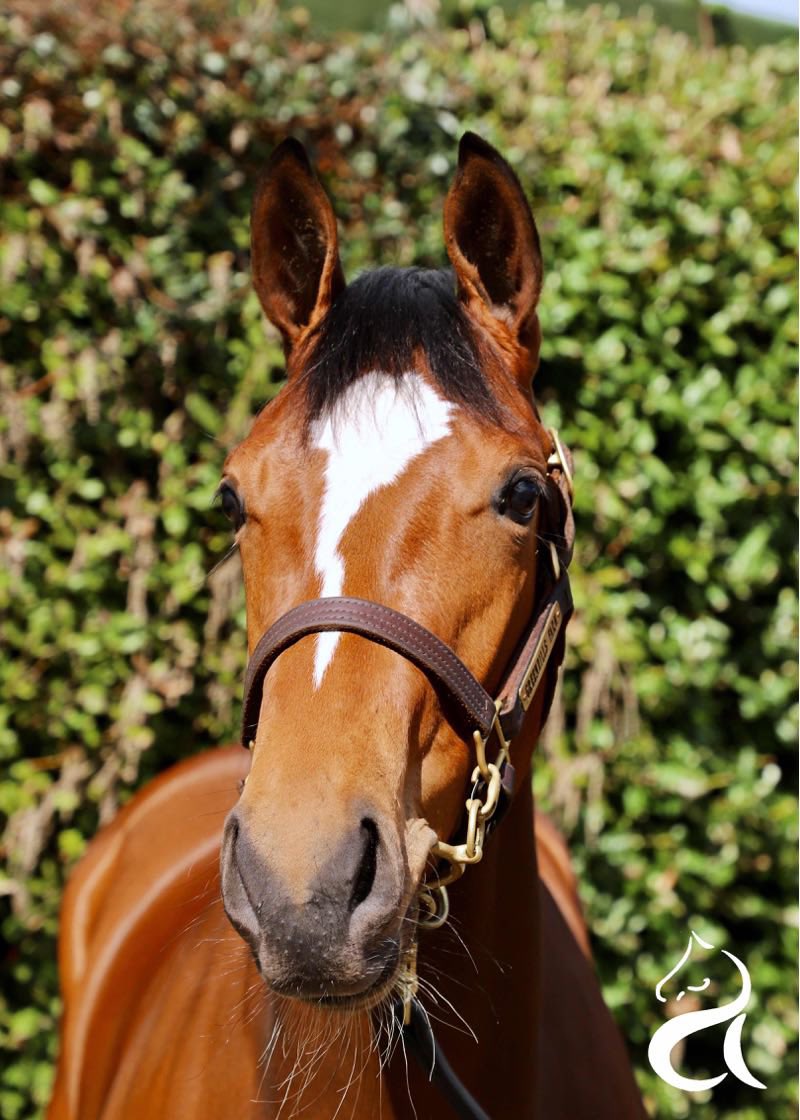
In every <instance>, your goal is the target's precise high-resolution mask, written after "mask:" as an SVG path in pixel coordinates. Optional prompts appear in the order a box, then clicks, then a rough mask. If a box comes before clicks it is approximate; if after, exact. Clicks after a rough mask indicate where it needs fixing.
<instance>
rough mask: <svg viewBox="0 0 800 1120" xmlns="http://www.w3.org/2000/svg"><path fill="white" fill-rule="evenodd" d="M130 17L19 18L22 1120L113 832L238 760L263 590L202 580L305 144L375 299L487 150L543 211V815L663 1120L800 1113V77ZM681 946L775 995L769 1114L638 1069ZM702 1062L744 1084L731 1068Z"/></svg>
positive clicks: (1, 164) (2, 117)
mask: <svg viewBox="0 0 800 1120" xmlns="http://www.w3.org/2000/svg"><path fill="white" fill-rule="evenodd" d="M87 10H88V9H87ZM134 12H135V14H132V15H128V16H127V17H125V18H124V19H122V21H120V20H119V19H118V20H117V21H116V22H114V21H113V20H112V21H110V22H107V23H103V22H99V21H98V20H97V19H92V17H91V16H88V17H87V18H86V19H84V20H81V17H80V13H79V17H78V19H77V20H76V21H74V22H71V21H70V19H69V18H68V17H67V16H65V15H59V14H58V11H57V10H54V9H53V8H52V7H50V10H49V11H48V8H47V6H45V8H44V10H43V14H42V15H40V16H39V17H36V18H35V19H33V22H31V19H29V17H24V16H23V15H21V14H13V12H12V13H11V14H10V13H9V9H8V8H6V9H5V12H4V14H3V15H2V16H0V75H1V76H2V77H0V85H1V87H2V101H0V184H1V186H0V348H1V351H2V360H1V361H0V402H1V405H0V407H1V413H0V544H1V545H2V548H3V554H4V561H3V566H2V570H1V571H0V616H2V624H0V625H2V635H3V646H4V649H3V657H2V662H0V682H2V700H1V701H0V759H2V775H1V776H0V812H2V813H3V814H4V817H5V820H6V828H5V833H4V842H3V844H4V856H5V860H6V874H5V878H4V879H3V880H2V898H0V929H1V931H2V941H3V943H4V945H5V948H4V949H3V951H2V952H3V957H2V971H3V981H2V996H1V997H0V1047H2V1050H3V1052H4V1053H3V1058H2V1061H0V1066H1V1067H2V1073H0V1114H2V1116H3V1117H4V1118H7V1120H15V1118H17V1117H32V1116H38V1115H40V1109H41V1107H42V1105H43V1104H44V1102H45V1101H46V1099H47V1095H48V1089H49V1084H50V1078H51V1066H52V1060H53V1056H54V1053H55V1029H56V1022H57V1016H58V1009H59V1005H58V999H57V992H56V972H55V963H54V951H55V936H56V926H57V905H58V898H59V893H60V890H61V887H62V884H63V882H64V879H65V876H66V875H67V874H68V872H69V869H70V867H71V866H72V865H73V864H74V862H75V860H76V858H77V857H78V856H79V855H80V853H81V851H82V850H83V849H84V847H85V844H86V840H87V837H89V836H91V835H92V833H93V832H94V831H95V829H96V827H97V825H98V821H101V820H107V819H109V818H110V816H112V815H113V813H114V811H115V808H116V807H117V805H118V804H119V803H120V802H121V801H123V800H124V799H125V798H127V797H128V796H129V795H130V793H131V791H132V790H133V789H134V788H136V787H137V786H138V785H140V784H141V783H142V782H143V781H145V780H146V779H147V778H148V777H150V776H151V775H153V774H154V773H156V772H157V771H158V770H160V769H162V768H163V767H165V766H166V765H168V764H169V763H171V762H173V761H174V760H176V759H178V758H181V757H183V756H185V755H187V754H189V753H191V752H192V751H195V750H198V749H200V748H203V747H205V746H207V745H209V744H213V743H220V742H223V741H226V740H227V739H229V738H230V737H231V736H232V735H233V734H234V729H235V725H236V714H237V704H238V700H239V696H240V689H241V680H242V669H243V664H244V658H245V645H244V632H243V604H242V596H241V591H240V587H239V579H238V573H237V572H236V570H235V567H234V568H232V567H231V566H230V565H228V566H227V567H224V568H222V569H221V570H220V571H219V572H218V573H217V574H216V575H215V576H213V577H212V578H211V579H208V580H207V579H206V574H205V573H206V572H207V571H208V570H209V569H210V568H211V567H212V566H213V564H214V562H215V561H216V560H217V559H218V558H219V557H220V556H221V555H222V554H223V552H224V550H225V548H226V545H227V543H228V532H227V525H226V524H225V523H224V522H223V520H222V518H221V516H220V515H219V514H218V513H217V512H216V511H214V510H213V509H211V508H210V507H211V500H212V495H213V491H214V487H215V485H216V481H217V478H218V474H219V471H220V466H221V463H222V460H223V457H224V454H225V450H226V448H228V447H229V446H231V445H232V444H234V443H235V442H236V441H237V440H238V439H240V438H241V436H242V435H243V434H244V432H245V431H246V430H247V425H248V418H249V417H250V415H251V414H252V411H253V409H254V408H255V406H256V405H257V404H259V403H260V402H262V401H263V400H264V399H265V398H267V397H269V396H270V395H272V394H273V393H274V392H275V391H276V390H277V388H278V387H279V384H280V379H281V376H282V374H281V356H280V348H279V346H278V344H277V341H276V339H275V337H274V335H273V334H271V333H269V332H267V334H266V336H265V333H264V327H263V324H262V320H261V315H260V312H259V308H258V305H257V302H256V300H255V298H254V296H253V294H252V292H251V290H250V286H249V279H248V273H247V268H248V259H247V243H248V222H247V214H248V207H249V200H250V195H251V192H252V188H253V183H254V179H255V175H256V172H257V169H258V167H259V165H260V164H261V163H262V162H263V160H264V158H265V157H266V155H267V153H268V152H269V151H270V149H271V147H272V146H273V144H274V143H275V142H276V141H277V140H278V139H279V138H281V137H283V136H284V135H286V134H287V133H289V132H291V133H294V134H295V135H297V136H299V137H300V138H301V139H303V140H304V141H305V142H306V143H307V144H308V145H309V147H310V149H311V151H312V154H313V156H314V157H315V159H316V162H317V164H318V166H319V168H320V171H321V174H322V176H323V178H324V179H325V180H326V182H328V184H329V185H330V188H331V190H332V193H333V195H334V198H335V203H336V208H337V212H338V215H339V218H340V221H341V225H342V232H343V242H344V259H345V265H346V268H347V271H348V272H349V273H350V274H351V275H352V274H354V273H355V272H357V271H358V270H359V269H361V268H363V267H365V266H367V265H370V264H374V263H377V262H399V263H402V264H407V263H411V262H412V261H415V262H418V263H425V264H431V263H432V264H440V263H442V262H443V249H442V237H441V204H442V199H443V195H444V192H445V189H446V184H447V182H448V179H449V177H450V176H451V174H452V172H453V168H454V160H455V152H456V142H457V137H458V135H459V134H460V133H461V132H462V131H463V130H464V129H466V128H472V129H474V130H476V131H477V132H479V133H481V134H482V135H484V136H485V137H486V138H487V139H489V140H490V141H492V142H493V143H495V144H497V145H498V146H499V147H500V148H501V149H502V150H503V151H504V153H505V154H506V155H507V157H508V158H509V159H510V161H511V162H512V164H513V165H514V166H515V167H516V168H517V169H518V171H519V173H520V176H521V178H522V180H523V182H524V183H525V184H526V187H527V188H528V190H529V193H530V195H531V197H532V199H533V201H534V204H535V209H536V212H537V215H538V220H539V226H540V231H541V234H542V241H543V245H544V251H545V257H546V263H547V267H548V276H547V284H546V288H545V295H544V300H543V327H544V336H545V344H544V351H543V368H542V371H541V375H540V381H539V392H540V396H541V399H542V401H543V402H544V406H545V411H546V415H547V418H548V419H549V420H550V421H551V422H552V423H557V424H558V425H560V426H561V428H562V429H563V432H564V434H565V436H566V439H567V440H568V442H569V443H570V445H571V446H572V447H573V448H574V450H575V453H576V463H577V474H578V490H577V514H578V540H579V549H578V554H577V559H576V575H575V585H576V587H575V590H576V596H577V606H578V611H577V616H576V618H575V620H574V622H573V624H572V626H571V628H570V645H569V655H568V659H567V668H566V675H565V683H564V687H563V696H562V698H561V700H560V701H559V703H558V704H557V706H556V710H555V715H554V718H553V720H552V721H551V726H550V729H549V731H548V734H547V737H546V741H545V742H544V743H543V745H542V749H541V752H540V756H539V762H538V769H537V776H536V787H537V790H538V794H539V797H540V800H541V802H542V803H544V804H545V805H546V806H547V807H549V808H550V809H551V811H552V812H553V814H554V815H555V816H556V818H557V819H558V820H559V821H560V822H561V823H562V826H563V827H564V828H565V830H566V831H567V832H568V833H569V834H570V835H571V837H572V846H573V850H574V853H575V862H576V865H577V867H578V868H579V871H580V876H581V880H582V884H583V893H584V897H585V900H586V904H587V907H588V912H589V916H590V921H591V925H592V929H593V931H594V934H595V942H594V944H595V951H596V954H597V962H598V967H599V969H600V972H601V975H602V978H603V982H604V987H605V992H606V997H607V999H608V1001H609V1003H610V1005H611V1006H612V1008H613V1009H614V1012H615V1014H616V1016H617V1018H618V1020H619V1022H620V1024H621V1026H622V1029H623V1031H624V1033H625V1035H626V1037H627V1038H628V1040H629V1043H630V1045H631V1048H632V1052H633V1055H634V1059H635V1062H636V1066H637V1070H638V1073H639V1076H640V1079H641V1083H642V1085H643V1087H644V1088H645V1090H646V1093H647V1099H648V1102H649V1104H650V1106H651V1107H652V1108H653V1109H654V1111H655V1112H657V1114H658V1115H659V1116H665V1117H681V1116H688V1115H689V1114H690V1113H691V1116H692V1117H693V1118H696V1117H699V1118H701V1120H702V1118H706V1117H717V1116H723V1115H724V1116H725V1117H731V1118H732V1117H736V1118H739V1120H750V1118H757V1117H769V1118H770V1120H781V1118H783V1117H789V1116H791V1115H794V1112H795V1106H796V1088H795V1059H796V1051H795V1039H796V1020H795V959H796V951H795V950H796V933H795V930H794V925H795V912H794V901H795V897H796V865H795V851H796V817H795V813H796V801H795V797H794V775H795V754H794V742H795V709H794V702H795V697H796V673H795V650H796V610H795V594H794V556H795V544H796V528H795V521H794V509H795V496H796V476H795V472H794V460H795V433H794V418H795V410H796V405H795V385H794V369H795V365H796V337H797V335H796V317H795V307H796V299H797V293H796V285H795V252H796V234H797V227H796V221H795V212H794V200H795V195H794V186H795V166H796V155H797V151H796V148H797V146H796V129H797V119H796V111H795V103H794V96H795V88H796V62H795V55H794V51H793V50H792V49H791V48H784V47H774V48H764V49H761V50H759V51H757V52H755V53H747V52H745V51H744V50H743V49H739V48H734V49H726V50H716V51H707V52H703V51H701V50H700V49H698V48H697V47H696V46H694V45H692V44H691V43H690V42H689V41H688V40H687V39H686V38H684V37H682V36H680V35H676V34H672V33H670V32H667V31H665V30H659V29H657V28H656V27H655V26H654V25H652V24H651V23H649V22H648V21H647V19H646V18H644V17H642V18H640V19H638V20H636V21H620V20H618V19H616V18H615V17H614V15H613V13H612V12H606V13H603V12H601V11H600V10H599V9H591V10H589V11H587V12H586V13H584V14H579V13H574V12H566V11H562V10H560V9H559V8H557V7H551V8H549V9H548V8H545V7H536V8H533V9H531V10H530V11H529V12H528V13H527V14H524V15H522V16H520V17H519V19H516V20H514V21H511V20H510V19H509V18H508V17H506V16H504V15H503V14H502V12H501V11H499V10H498V9H483V8H471V9H463V8H462V9H456V10H452V11H451V14H450V15H449V17H448V19H447V21H446V23H447V26H444V25H443V26H440V27H437V26H429V27H426V28H424V29H420V28H415V27H414V26H413V25H411V24H410V23H409V21H408V17H407V16H405V15H404V14H403V13H402V12H401V11H397V10H395V11H394V12H393V14H392V17H391V20H390V25H389V28H388V30H387V32H386V33H385V34H383V35H380V36H363V37H361V38H347V37H344V36H341V37H338V38H335V39H332V40H328V41H325V42H318V41H314V39H313V38H312V37H311V35H310V33H309V29H308V27H307V26H306V19H305V17H304V14H303V12H302V11H300V10H298V11H297V12H295V13H289V14H288V15H283V16H280V15H278V14H277V13H275V12H274V11H272V10H271V9H270V10H268V11H265V12H264V13H263V14H262V15H261V16H258V15H256V16H253V15H251V16H249V17H246V18H243V17H239V18H237V19H234V18H233V17H226V16H225V15H224V13H219V12H217V13H215V12H214V11H213V9H208V8H206V9H205V10H200V11H195V12H194V16H193V18H192V17H190V15H187V12H186V11H185V10H184V9H181V8H180V7H175V6H171V7H170V10H169V14H168V16H165V17H161V16H159V15H158V13H157V11H155V12H154V11H152V10H150V9H148V8H147V7H144V6H142V5H138V6H136V7H135V9H134ZM31 18H32V17H31ZM203 28H205V30H203ZM690 926H692V927H693V928H695V929H697V930H698V932H700V933H701V935H705V936H706V937H707V938H710V939H711V940H713V941H715V942H716V944H718V945H724V946H727V947H729V948H730V949H732V951H734V952H735V953H737V954H738V955H740V956H741V957H743V959H745V961H746V962H747V964H748V966H749V968H750V972H751V975H752V977H753V986H754V998H753V1002H752V1004H751V1012H750V1015H749V1017H748V1023H747V1026H746V1028H745V1040H746V1048H745V1053H746V1056H747V1059H748V1062H749V1064H750V1066H751V1068H752V1070H753V1071H754V1072H755V1073H756V1075H758V1076H760V1077H761V1079H762V1080H764V1081H765V1082H766V1083H767V1085H768V1090H767V1092H764V1093H759V1092H758V1091H755V1090H752V1089H747V1088H745V1087H744V1086H742V1085H741V1084H739V1083H738V1082H736V1081H735V1080H734V1079H733V1078H732V1077H729V1078H728V1079H727V1080H726V1081H725V1082H724V1083H723V1085H722V1086H721V1087H720V1088H719V1089H718V1090H717V1091H716V1093H715V1094H714V1097H713V1099H710V1100H709V1099H706V1098H703V1097H702V1096H701V1097H699V1098H698V1097H695V1098H693V1099H691V1100H690V1099H689V1098H688V1097H685V1096H683V1095H681V1094H677V1093H673V1092H672V1091H671V1090H668V1089H667V1088H666V1087H665V1086H664V1085H662V1084H661V1083H660V1082H658V1081H657V1079H656V1078H655V1077H654V1075H653V1074H652V1073H651V1072H650V1070H649V1067H648V1066H647V1062H646V1047H647V1042H648V1039H649V1037H650V1035H651V1034H652V1032H653V1030H654V1029H655V1028H656V1026H657V1025H659V1023H660V1022H661V1021H662V1015H663V1012H662V1005H660V1004H658V1003H657V1002H656V1001H655V998H654V994H653V988H654V986H655V983H656V981H657V980H658V979H659V978H660V977H661V976H662V975H663V974H664V973H665V972H666V971H667V970H668V968H670V967H671V966H672V964H673V963H674V961H675V960H676V959H677V957H678V956H679V955H680V953H681V952H682V950H683V947H684V945H685V940H686V937H687V936H688V928H689V927H690ZM723 994H725V992H724V991H723ZM687 1060H688V1061H689V1062H690V1066H691V1069H692V1070H694V1071H695V1073H696V1074H699V1072H700V1071H704V1070H705V1071H708V1072H710V1073H717V1072H720V1067H721V1038H720V1037H708V1036H701V1037H699V1038H698V1039H697V1040H695V1043H694V1044H693V1048H691V1049H690V1050H689V1051H688V1054H687Z"/></svg>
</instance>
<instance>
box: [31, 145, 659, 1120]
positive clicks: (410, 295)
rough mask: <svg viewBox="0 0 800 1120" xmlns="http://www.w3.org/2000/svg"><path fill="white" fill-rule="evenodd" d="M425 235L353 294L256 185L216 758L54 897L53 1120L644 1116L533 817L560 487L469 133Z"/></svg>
mask: <svg viewBox="0 0 800 1120" xmlns="http://www.w3.org/2000/svg"><path fill="white" fill-rule="evenodd" d="M444 240H445V246H446V250H447V254H448V257H449V260H450V264H451V269H450V270H441V271H439V270H429V269H421V268H412V269H395V268H387V267H383V268H379V269H377V270H375V271H372V272H367V273H364V274H362V275H361V276H359V277H357V278H356V279H355V280H353V281H352V282H351V283H349V284H348V283H346V281H345V276H344V272H343V269H342V265H341V262H340V257H339V248H338V231H337V223H336V218H335V215H334V210H333V207H332V204H331V202H330V199H329V197H328V195H327V194H326V192H325V191H324V189H323V187H322V185H321V184H320V182H319V180H318V179H317V177H316V175H315V173H314V170H313V168H312V166H311V163H310V161H309V159H308V156H307V154H306V152H305V150H304V148H303V147H302V146H301V145H300V144H299V143H298V142H297V141H295V140H292V139H290V140H286V141H284V142H283V143H282V144H281V145H280V146H279V147H278V148H277V149H276V151H275V152H274V153H273V155H272V157H271V158H270V160H269V162H268V164H267V167H266V169H265V170H264V173H263V176H262V179H261V181H260V184H259V186H258V188H257V191H256V194H255V199H254V203H253V208H252V215H251V259H252V276H253V282H254V287H255V290H256V293H257V295H258V297H259V300H260V302H261V305H262V307H263V310H264V312H265V314H266V316H267V317H268V318H269V319H270V320H271V322H272V323H273V324H274V325H275V326H276V327H277V328H278V330H279V331H280V333H281V336H282V339H283V344H284V350H285V353H286V371H287V380H286V385H285V387H284V388H283V389H282V391H281V392H280V393H279V394H278V395H277V397H276V398H275V399H274V400H273V401H272V402H270V403H269V404H268V405H267V406H266V407H265V408H264V409H263V410H262V411H261V412H260V413H259V414H258V415H257V416H256V418H255V419H254V422H253V424H252V428H251V430H250V432H249V434H248V435H247V437H246V438H245V439H244V441H243V442H242V443H241V444H240V445H239V446H238V447H237V448H236V449H234V450H233V451H232V452H231V453H230V454H229V456H228V458H227V459H226V462H225V466H224V472H223V477H222V482H221V484H220V490H219V496H220V501H221V505H222V509H223V511H224V513H225V514H226V516H227V517H228V518H229V519H230V521H231V523H232V530H233V533H234V543H235V546H236V547H237V548H238V551H239V554H240V557H241V564H242V571H243V578H244V586H245V597H246V606H247V640H248V647H249V651H250V662H249V666H248V672H247V678H246V681H245V704H244V718H243V743H244V748H243V747H241V746H230V747H226V748H219V749H216V750H211V751H206V752H205V753H201V754H199V755H197V756H194V757H192V758H190V759H188V760H185V761H183V762H181V763H179V764H178V765H177V766H175V767H174V768H173V769H172V770H170V771H167V772H166V773H164V774H162V775H161V776H160V777H158V778H157V779H156V780H155V781H154V782H152V783H151V784H150V785H149V786H147V787H146V788H145V789H144V790H143V791H141V792H140V793H139V794H138V795H137V796H136V797H134V798H133V799H132V801H131V802H130V803H129V804H128V805H127V806H126V807H125V808H123V810H122V811H121V812H120V813H119V814H118V816H117V817H116V818H115V820H114V821H113V822H112V823H111V824H110V826H108V827H107V828H106V829H105V830H104V831H103V832H101V834H100V835H99V836H98V837H97V838H96V839H95V840H94V841H93V842H92V844H91V845H90V847H89V849H88V853H87V855H86V856H85V857H84V859H83V861H82V862H81V863H80V864H79V866H78V868H77V870H76V872H75V874H74V875H73V877H72V879H71V881H70V883H69V885H68V888H67V890H66V892H65V899H64V903H63V909H62V918H61V937H60V948H59V966H60V975H61V985H62V992H63V998H64V1015H63V1021H62V1028H61V1045H60V1057H59V1062H58V1066H57V1074H56V1081H55V1087H54V1092H53V1097H52V1102H51V1105H50V1109H49V1112H48V1120H134V1118H137V1120H138V1118H141V1117H142V1116H148V1117H154V1118H168V1117H169V1118H175V1117H183V1116H186V1117H189V1116H191V1117H192V1118H193V1120H222V1118H223V1117H224V1118H227V1117H230V1116H236V1117H237V1118H238V1120H256V1118H259V1120H263V1118H265V1117H275V1116H290V1115H291V1116H294V1115H298V1116H303V1117H310V1118H318V1120H331V1118H332V1117H339V1116H341V1117H343V1118H344V1117H352V1118H354V1120H367V1118H369V1120H372V1118H377V1117H382V1118H385V1120H405V1118H411V1117H419V1118H420V1120H424V1118H429V1117H436V1118H443V1120H446V1118H447V1117H452V1116H456V1115H458V1116H470V1117H478V1116H484V1117H485V1116H489V1115H491V1116H492V1117H494V1118H495V1120H497V1118H500V1120H502V1118H514V1120H517V1118H524V1117H528V1118H536V1120H560V1118H563V1120H581V1118H587V1120H588V1118H590V1117H591V1120H629V1118H634V1117H635V1118H637V1120H638V1118H640V1117H642V1116H644V1115H645V1113H644V1109H643V1105H642V1100H641V1096H640V1093H639V1091H638V1089H637V1086H636V1081H635V1079H634V1076H633V1073H632V1070H631V1066H630V1063H629V1059H628V1056H627V1054H626V1051H625V1046H624V1043H623V1040H622V1038H621V1035H620V1032H619V1030H618V1029H617V1027H616V1025H615V1023H614V1021H613V1019H612V1017H611V1015H610V1013H609V1011H608V1009H607V1008H606V1006H605V1004H604V1002H603V999H602V994H601V990H600V985H599V983H598V980H597V976H596V974H595V971H594V968H593V965H592V960H591V953H590V948H589V940H588V935H587V931H586V926H585V923H584V919H583V916H582V913H581V908H580V902H579V899H578V894H577V885H576V881H575V876H574V874H573V872H572V869H571V866H570V862H569V855H568V852H567V849H566V846H565V844H564V842H563V840H562V839H561V837H560V836H559V835H558V833H557V831H556V829H555V828H554V826H553V825H552V823H551V822H550V821H549V820H548V819H547V818H546V817H545V816H544V815H542V814H541V813H539V812H538V811H535V809H534V804H533V795H532V788H531V764H532V757H533V752H534V747H535V745H536V742H537V739H538V738H539V735H540V732H541V728H542V725H543V723H544V720H545V719H546V716H547V711H548V709H549V706H550V702H551V700H552V695H553V690H554V687H555V681H556V674H557V671H558V663H559V661H560V660H561V657H562V655H563V645H564V628H565V626H566V621H567V619H568V617H569V612H570V609H571V600H570V599H569V594H568V577H567V565H568V563H569V559H570V555H571V551H572V536H573V527H572V513H571V474H570V472H571V459H570V456H569V453H568V452H567V450H566V449H565V448H564V447H563V446H562V444H561V442H560V440H559V439H558V436H557V434H556V433H554V432H551V431H548V430H547V429H546V428H545V427H544V426H543V424H542V421H541V419H540V416H539V412H538V409H537V406H536V404H535V400H534V396H533V390H532V382H533V376H534V374H535V372H536V369H537V367H538V362H539V348H540V341H541V331H540V326H539V320H538V316H537V305H538V301H539V297H540V293H541V289H542V276H543V269H542V255H541V249H540V243H539V237H538V233H537V230H536V225H535V222H534V219H533V215H532V212H531V209H530V207H529V204H528V202H527V199H526V197H525V194H524V191H523V189H522V187H521V185H520V183H519V180H518V179H517V177H516V175H515V173H514V172H513V171H512V169H511V167H510V166H509V165H508V163H507V162H506V161H505V160H504V159H503V158H502V156H501V155H500V154H499V153H498V152H497V151H495V149H494V148H492V147H491V146H490V145H489V144H488V143H486V142H485V141H483V140H482V139H480V138H479V137H477V136H475V135H474V134H472V133H466V134H465V135H464V136H463V138H462V139H461V141H460V145H459V152H458V166H457V170H456V174H455V176H454V179H453V182H452V184H451V186H450V189H449V192H448V194H447V197H446V201H445V205H444ZM501 818H502V820H501ZM495 826H496V827H495ZM415 1032H416V1033H415ZM421 1042H422V1044H420V1043H421ZM426 1046H427V1049H426ZM412 1052H413V1053H416V1054H418V1055H421V1056H422V1059H423V1060H422V1061H417V1060H415V1058H414V1057H412ZM445 1055H446V1056H445Z"/></svg>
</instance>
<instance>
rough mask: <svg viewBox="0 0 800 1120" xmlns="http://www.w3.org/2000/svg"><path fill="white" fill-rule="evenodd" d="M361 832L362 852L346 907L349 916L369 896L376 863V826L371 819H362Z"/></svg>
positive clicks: (373, 880)
mask: <svg viewBox="0 0 800 1120" xmlns="http://www.w3.org/2000/svg"><path fill="white" fill-rule="evenodd" d="M361 832H362V836H363V842H364V850H363V852H362V855H361V863H360V865H359V868H358V871H357V872H356V875H355V878H354V880H353V890H352V893H351V895H350V903H349V905H348V909H349V911H350V913H351V914H352V913H353V911H354V910H355V909H356V907H358V906H360V905H361V903H362V902H363V901H364V899H365V898H367V897H368V896H369V892H370V891H371V890H372V884H373V883H374V882H375V871H376V867H377V861H378V826H377V825H376V824H375V821H374V820H372V818H371V817H364V819H363V820H362V821H361Z"/></svg>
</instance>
